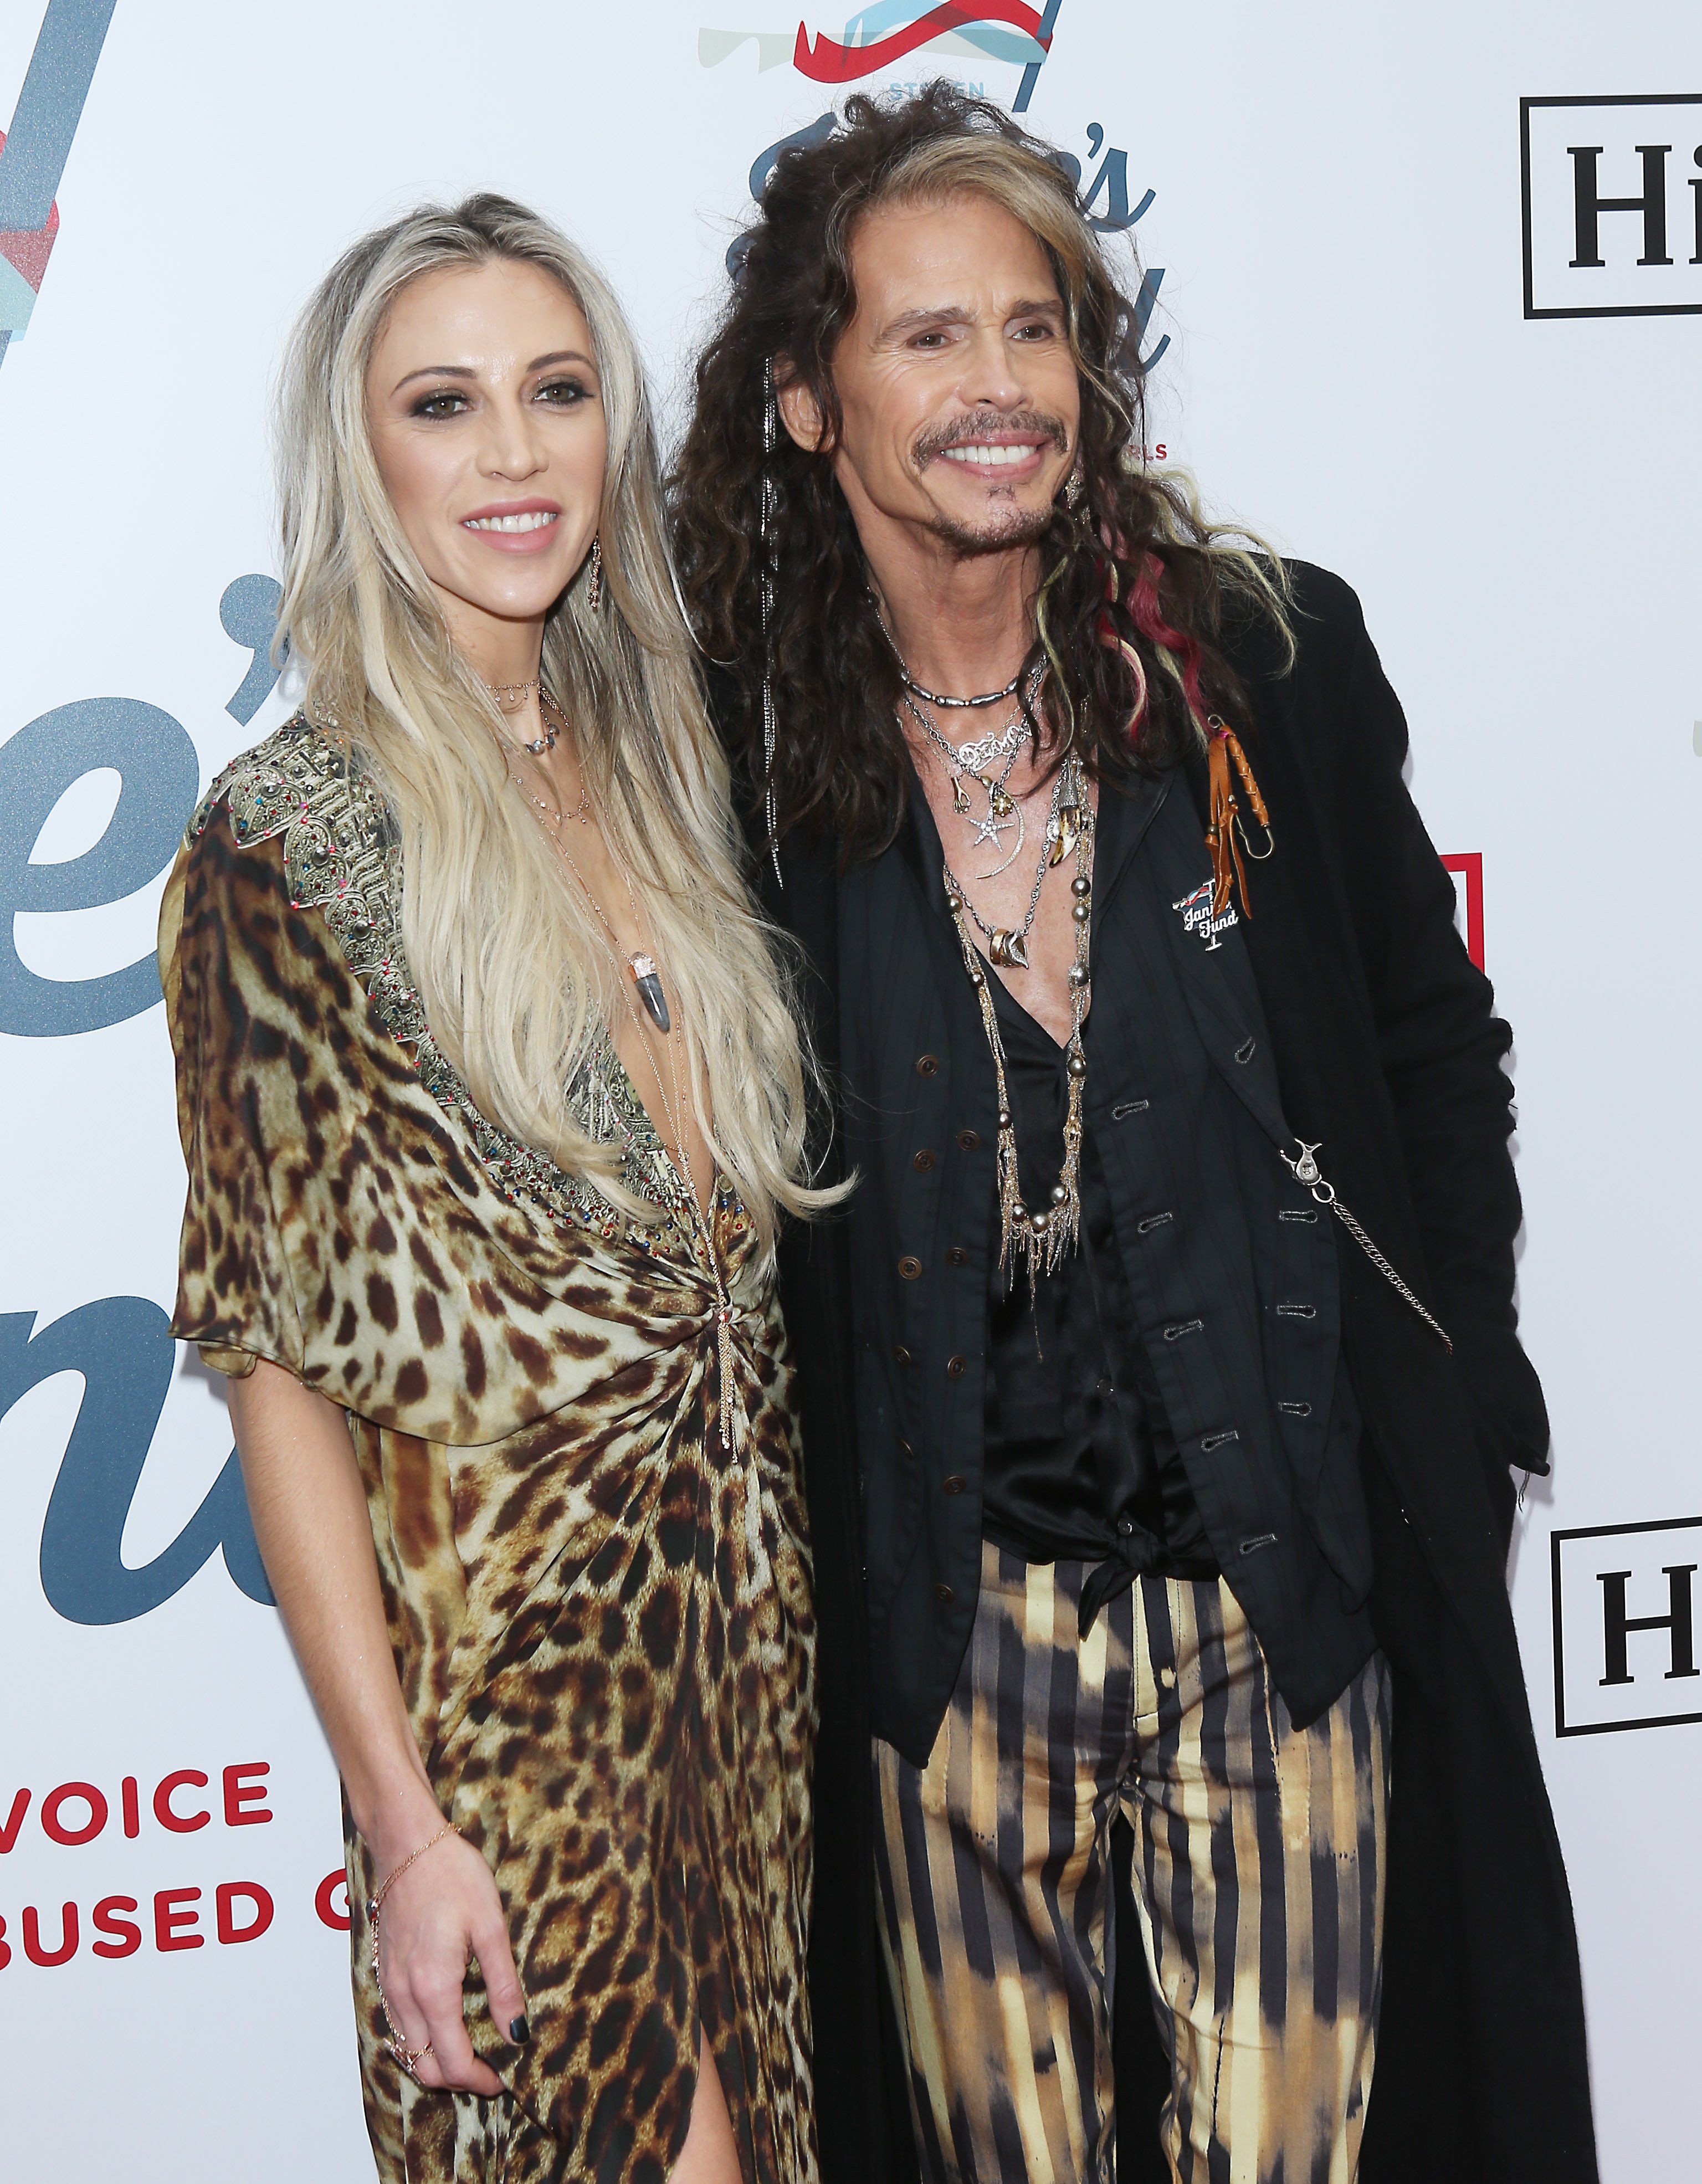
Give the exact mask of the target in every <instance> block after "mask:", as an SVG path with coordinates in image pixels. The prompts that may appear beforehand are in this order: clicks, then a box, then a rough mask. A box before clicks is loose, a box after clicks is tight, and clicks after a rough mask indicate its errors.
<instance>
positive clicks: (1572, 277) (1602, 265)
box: [1519, 92, 1702, 319]
mask: <svg viewBox="0 0 1702 2184" xmlns="http://www.w3.org/2000/svg"><path fill="white" fill-rule="evenodd" d="M1519 139H1520V160H1521V170H1522V173H1523V189H1524V207H1523V210H1524V228H1525V315H1526V318H1527V319H1618V318H1660V317H1664V316H1666V315H1669V314H1671V313H1675V312H1682V311H1702V92H1697V93H1694V94H1692V95H1686V96H1684V97H1667V98H1662V97H1646V98H1645V97H1635V98H1633V97H1626V98H1522V99H1521V100H1520V102H1519Z"/></svg>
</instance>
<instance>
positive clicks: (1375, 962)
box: [675, 85, 1595, 2184]
mask: <svg viewBox="0 0 1702 2184" xmlns="http://www.w3.org/2000/svg"><path fill="white" fill-rule="evenodd" d="M1143 423H1144V419H1143V409H1142V387H1141V364H1140V360H1139V353H1138V329H1137V326H1136V318H1135V315H1134V311H1133V309H1132V306H1131V304H1130V301H1129V298H1128V296H1127V294H1126V292H1124V290H1123V289H1122V288H1119V285H1118V283H1117V281H1116V280H1115V279H1114V277H1113V272H1112V270H1111V268H1110V266H1109V265H1108V262H1107V260H1106V258H1105V256H1104V254H1103V253H1102V248H1101V246H1100V244H1099V242H1098V240H1097V237H1096V235H1095V233H1094V231H1092V229H1091V226H1090V225H1089V223H1088V221H1087V220H1086V219H1085V216H1084V213H1083V209H1082V207H1081V205H1080V200H1079V198H1078V195H1077V192H1076V191H1075V188H1074V185H1073V183H1072V181H1071V180H1070V178H1069V174H1068V173H1067V171H1066V170H1065V168H1064V166H1063V162H1062V161H1061V160H1060V159H1058V157H1057V154H1055V153H1052V152H1050V151H1049V150H1048V148H1046V146H1044V145H1042V144H1040V143H1037V142H1035V141H1034V140H1032V139H1030V138H1029V137H1027V136H1024V134H1023V132H1022V131H1020V130H1019V129H1018V127H1017V126H1016V125H1013V123H1012V122H1011V121H1010V120H1008V119H1007V117H1006V116H1004V115H1003V114H1001V113H1000V112H999V111H998V110H997V109H995V108H993V107H991V106H989V105H986V104H985V103H980V102H977V101H974V100H969V99H967V98H965V97H963V95H962V94H961V93H959V92H956V91H955V90H953V89H951V87H950V86H944V85H935V86H931V87H930V88H929V90H928V91H927V92H924V93H923V94H921V95H919V96H918V97H914V98H912V99H911V100H909V101H907V102H905V103H897V104H880V105H877V104H876V103H872V102H871V101H869V100H868V99H866V98H861V97H859V98H853V99H852V100H851V102H850V103H849V105H848V107H847V109H846V112H845V119H844V121H843V123H842V125H840V128H839V129H838V130H837V131H835V132H834V134H833V135H831V136H829V137H827V138H826V139H825V141H818V142H813V143H805V144H802V145H800V146H798V147H796V148H793V149H791V150H790V151H788V152H786V153H784V154H783V155H782V157H781V159H779V162H778V165H777V167H776V169H775V171H774V173H773V177H772V179H771V180H770V181H769V182H768V184H767V189H766V192H765V193H764V196H763V198H762V205H761V209H760V214H759V216H758V217H757V219H756V221H755V223H754V225H753V226H752V227H751V230H750V231H749V233H748V236H747V237H746V238H745V251H744V256H743V262H742V267H741V270H740V271H739V275H738V276H737V278H736V281H735V283H734V291H733V293H732V296H731V298H730V299H729V301H728V305H727V307H726V310H725V313H724V315H723V320H722V322H721V324H720V326H719V328H718V330H717V333H716V335H715V337H714V339H713V340H712V341H711V343H710V346H709V348H708V349H707V351H706V354H705V355H704V357H703V359H702V361H701V363H700V366H699V370H698V375H697V400H696V406H695V415H694V418H693V421H692V424H691V427H690V431H689V436H688V438H687V441H686V443H685V446H684V450H683V453H682V456H681V460H680V463H679V466H678V472H677V476H676V479H675V507H676V516H677V538H678V552H679V560H680V569H681V576H682V580H683V583H684V591H685V596H686V601H687V604H688V607H689V610H690V612H691V614H692V616H693V619H694V621H695V627H696V631H697V635H698V638H699V640H700V643H701V645H702V647H703V649H704V651H705V653H706V655H708V656H709V657H710V658H711V660H715V661H717V662H718V663H720V665H719V666H717V669H716V670H715V671H714V673H713V676H712V678H711V679H712V682H713V684H714V695H715V698H716V701H717V707H718V710H719V712H720V716H721V718H722V720H723V725H724V727H725V730H726V733H727V735H728V740H729V743H730V744H731V746H732V747H733V749H734V754H735V757H736V759H737V760H738V762H739V769H740V772H741V773H742V777H743V778H744V782H745V789H746V795H747V803H748V805H749V809H750V812H751V827H752V839H753V846H754V848H755V850H756V855H757V858H758V863H759V870H760V875H761V879H762V885H763V887H764V889H765V893H766V896H767V902H768V905H769V908H770V911H771V912H772V913H773V916H774V917H776V919H777V920H778V922H780V923H782V924H783V925H784V926H786V927H788V928H790V930H791V932H792V933H794V934H795V936H796V938H797V939H798V941H799V942H800V944H801V953H802V956H803V958H804V969H803V973H802V978H801V992H802V994H803V996H804V999H805V1002H806V1006H807V1008H808V1010H809V1011H810V1013H811V1015H812V1018H813V1027H812V1028H813V1031H814V1034H815V1039H816V1043H817V1047H818V1051H819V1053H820V1055H821V1056H822V1058H823V1062H824V1064H825V1078H826V1082H827V1084H828V1086H829V1095H828V1096H827V1098H826V1099H825V1100H824V1101H823V1110H824V1112H823V1113H822V1115H821V1116H820V1117H819V1118H818V1120H819V1145H820V1152H821V1156H822V1160H823V1165H824V1167H825V1170H826V1173H827V1175H828V1177H829V1178H837V1177H839V1176H840V1175H844V1174H848V1173H852V1172H853V1171H855V1172H856V1173H857V1175H858V1177H859V1178H860V1183H859V1186H858V1189H857V1192H856V1195H855V1196H854V1198H853V1200H852V1201H851V1211H850V1213H849V1217H848V1218H847V1219H845V1220H844V1221H843V1222H840V1223H837V1224H829V1225H826V1226H823V1227H818V1228H816V1229H812V1230H802V1229H800V1230H798V1231H796V1232H795V1233H794V1234H791V1235H790V1237H789V1238H788V1239H787V1240H786V1242H785V1244H784V1246H783V1254H782V1259H783V1263H782V1285H783V1294H784V1297H785V1301H786V1315H787V1319H788V1323H789V1326H790V1331H791V1337H792V1340H793V1344H794V1346H795V1351H796V1352H797V1357H798V1362H799V1367H800V1372H801V1384H802V1401H803V1415H804V1435H805V1468H806V1483H807V1489H808V1494H809V1500H810V1513H811V1521H812V1533H813V1539H814V1552H815V1557H816V1564H817V1591H818V1609H819V1614H820V1619H821V1629H820V1641H819V1647H820V1650H819V1662H820V1688H821V1692H822V1720H821V1737H820V1752H819V1758H818V1769H817V1779H816V1784H815V1808H816V1813H817V1829H818V1835H817V1873H818V1881H817V1890H816V1903H815V1914H814V1928H813V1933H812V2001H813V2006H814V2010H815V2019H816V2042H817V2064H816V2070H817V2086H818V2103H819V2120H820V2126H821V2133H822V2150H823V2165H824V2170H825V2171H826V2173H827V2174H828V2175H829V2176H830V2177H838V2178H844V2179H845V2180H851V2179H856V2180H858V2184H862V2180H863V2179H866V2178H870V2177H879V2176H888V2175H893V2176H896V2175H902V2174H905V2173H909V2174H914V2173H915V2172H916V2166H917V2164H918V2160H919V2165H920V2170H921V2172H922V2174H923V2175H924V2176H927V2177H928V2178H929V2179H930V2180H934V2179H948V2178H949V2179H954V2180H955V2179H962V2180H966V2184H968V2180H974V2184H1018V2180H1024V2179H1028V2178H1041V2177H1046V2178H1052V2179H1057V2180H1058V2184H1065V2180H1069V2184H1088V2180H1094V2184H1098V2181H1099V2180H1104V2179H1108V2178H1109V2177H1110V2176H1112V2175H1113V2173H1114V2171H1115V2163H1116V2155H1117V2148H1118V2146H1119V2143H1120V2145H1121V2148H1122V2166H1121V2172H1120V2173H1121V2174H1122V2176H1124V2179H1125V2184H1126V2180H1127V2179H1128V2178H1130V2176H1144V2175H1157V2176H1164V2175H1169V2176H1175V2177H1177V2178H1195V2177H1197V2178H1200V2179H1208V2178H1209V2179H1214V2180H1215V2179H1218V2178H1224V2179H1229V2178H1234V2179H1236V2180H1241V2179H1245V2180H1247V2184H1275V2181H1276V2180H1278V2179H1286V2180H1288V2184H1294V2180H1297V2179H1300V2178H1310V2179H1317V2180H1325V2179H1328V2180H1331V2184H1336V2180H1340V2184H1346V2180H1348V2179H1350V2178H1352V2177H1353V2176H1355V2175H1356V2174H1362V2175H1363V2176H1365V2177H1366V2178H1368V2179H1372V2180H1376V2179H1378V2178H1383V2179H1389V2178H1412V2179H1415V2180H1417V2179H1420V2178H1422V2179H1424V2180H1425V2184H1433V2180H1435V2179H1437V2178H1438V2177H1442V2176H1447V2177H1448V2178H1450V2179H1454V2180H1459V2179H1476V2178H1482V2179H1484V2180H1486V2184H1487V2180H1489V2179H1491V2178H1493V2179H1494V2180H1496V2184H1509V2180H1519V2179H1529V2180H1532V2184H1535V2180H1537V2179H1539V2178H1540V2179H1541V2180H1542V2184H1590V2180H1593V2178H1594V2176H1595V2159H1594V2153H1593V2137H1592V2129H1591V2121H1590V2109H1589V2096H1588V2072H1587V2066H1586V2060H1585V2052H1584V2041H1583V2028H1582V2002H1581V1997H1580V1987H1579V1977H1578V1968H1577V1960H1576V1943H1575V1941H1574V1936H1573V1931H1572V1922H1571V1905H1570V1900H1569V1897H1568V1894H1567V1889H1566V1882H1565V1873H1564V1870H1563V1868H1562V1864H1561V1860H1560V1848H1559V1845H1558V1842H1557V1840H1556V1836H1555V1833H1554V1824H1553V1820H1552V1818H1551V1816H1550V1814H1549V1805H1548V1802H1547V1797H1546V1795H1545V1792H1544V1789H1543V1780H1542V1775H1541V1771H1540V1768H1539V1764H1538V1759H1537V1749H1536V1744H1535V1740H1534V1737H1533V1736H1532V1726H1531V1719H1530V1714H1529V1709H1528V1706H1527V1702H1526V1693H1525V1688H1524V1684H1523V1680H1522V1677H1521V1669H1520V1663H1519V1656H1518V1651H1517V1647H1516V1644H1515V1638H1514V1632H1513V1626H1512V1621H1511V1618H1510V1614H1509V1607H1508V1602H1507V1594H1506V1587H1505V1578H1504V1566H1505V1559H1506V1554H1507V1550H1508V1546H1509V1538H1510V1534H1511V1528H1512V1522H1513V1510H1514V1495H1513V1489H1512V1484H1511V1479H1510V1474H1509V1467H1511V1468H1520V1469H1523V1470H1526V1471H1534V1470H1542V1469H1545V1468H1546V1466H1547V1446H1548V1424H1547V1418H1546V1415H1545V1412H1544V1409H1543V1399H1542V1395H1541V1392H1540V1390H1539V1389H1538V1387H1537V1381H1536V1378H1535V1375H1534V1374H1533V1373H1532V1369H1531V1367H1530V1365H1529V1364H1528V1362H1526V1358H1525V1357H1524V1354H1523V1352H1522V1351H1521V1347H1520V1345H1519V1340H1518V1337H1517V1334H1516V1332H1515V1312H1514V1304H1513V1284H1514V1258H1513V1245H1514V1239H1515V1234H1516V1233H1517V1230H1518V1228H1519V1223H1520V1206H1519V1196H1518V1191H1517V1188H1516V1185H1515V1180H1514V1175H1513V1168H1512V1164H1511V1161H1510V1158H1509V1147H1508V1137H1509V1129H1510V1111H1509V1097H1510V1087H1509V1083H1508V1080H1507V1078H1506V1077H1505V1075H1504V1073H1503V1070H1502V1067H1501V1063H1502V1060H1503V1057H1504V1056H1505V1054H1506V1052H1507V1050H1508V1047H1509V1040H1510V1034H1509V1032H1508V1029H1507V1028H1506V1026H1505V1025H1504V1024H1503V1023H1501V1022H1498V1020H1497V1018H1496V1017H1495V1016H1494V1015H1493V996H1492V995H1491V992H1490V989H1489V987H1488V984H1487V982H1486V981H1485V979H1484V978H1482V975H1481V974H1480V973H1479V972H1478V971H1477V970H1476V969H1475V968H1474V967H1473V966H1472V964H1471V962H1470V960H1469V959H1468V957H1467V955H1466V953H1465V949H1464V947H1463V946H1462V944H1461V943H1460V941H1459V938H1458V936H1457V934H1456V932H1455V929H1454V917H1453V894H1452V888H1451V883H1450V882H1449V880H1448V875H1447V874H1446V872H1444V871H1443V868H1442V866H1441V865H1440V863H1439V862H1438V861H1437V856H1436V853H1435V851H1434V850H1433V849H1432V848H1431V844H1430V842H1429V840H1428V839H1427V838H1426V834H1425V831H1424V828H1423V826H1422V824H1421V822H1420V819H1419V817H1418V815H1417V812H1416V811H1415V809H1414V807H1413V805H1412V802H1411V800H1410V799H1409V795H1408V794H1407V791H1406V788H1405V787H1404V784H1403V778H1402V767H1403V759H1404V756H1405V752H1406V745H1407V738H1406V728H1405V724H1404V721H1403V717H1402V715H1401V711H1400V708H1399V705H1398V703H1397V701H1396V699H1395V697H1394V695H1393V693H1392V691H1391V689H1390V688H1389V686H1388V684H1387V682H1386V681H1385V680H1384V677H1383V675H1382V672H1381V669H1380V667H1379V666H1378V663H1377V658H1376V653H1375V652H1374V651H1373V649H1372V648H1371V644H1370V639H1369V638H1367V636H1366V634H1365V631H1364V625H1363V622H1362V621H1361V618H1360V614H1359V604H1358V602H1357V600H1356V599H1354V597H1353V593H1351V592H1350V591H1349V590H1348V588H1347V587H1346V586H1345V585H1344V584H1342V583H1341V582H1339V581H1338V580H1337V579H1336V578H1335V577H1330V576H1327V575H1325V573H1324V572H1323V571H1320V570H1316V569H1312V568H1308V567H1304V566H1302V565H1288V566H1286V567H1285V566H1284V565H1282V563H1281V561H1280V560H1278V559H1277V558H1276V557H1275V556H1274V555H1272V554H1270V553H1268V552H1266V551H1264V550H1262V549H1258V548H1257V547H1256V545H1255V544H1254V543H1253V542H1249V541H1247V540H1245V539H1238V538H1235V537H1232V536H1230V535H1229V534H1227V533H1225V532H1224V531H1223V530H1222V529H1220V528H1219V527H1218V526H1214V524H1212V523H1211V522H1210V521H1208V520H1207V518H1206V517H1205V516H1204V515H1203V514H1202V513H1201V511H1200V510H1199V508H1198V506H1197V504H1196V503H1195V501H1194V499H1193V498H1192V497H1191V493H1190V491H1189V490H1187V489H1186V487H1184V486H1183V485H1182V484H1181V483H1180V482H1178V481H1177V480H1175V479H1174V478H1166V477H1163V476H1158V475H1155V474H1154V473H1153V472H1152V471H1151V470H1149V469H1148V468H1147V465H1146V464H1145V462H1144V460H1143V456H1142V452H1141V451H1142V448H1143V445H1144V438H1145V435H1144V430H1143ZM882 2020H884V2035H883V2031H882ZM1155 2028H1156V2032H1157V2035H1158V2038H1157V2042H1156V2043H1155V2042H1154V2041H1153V2038H1152V2033H1153V2031H1154V2029H1155ZM1155 2126H1156V2127H1155ZM912 2138H913V2142H914V2145H913V2148H912V2143H911V2142H912Z"/></svg>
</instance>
